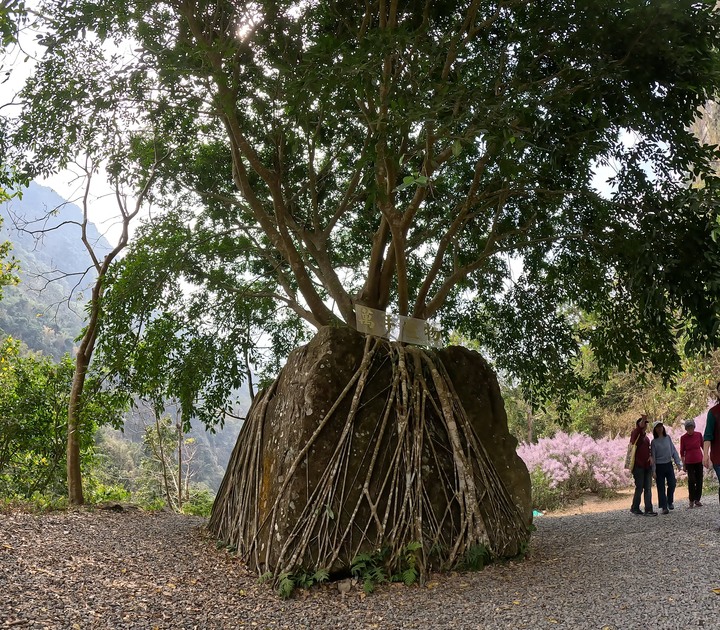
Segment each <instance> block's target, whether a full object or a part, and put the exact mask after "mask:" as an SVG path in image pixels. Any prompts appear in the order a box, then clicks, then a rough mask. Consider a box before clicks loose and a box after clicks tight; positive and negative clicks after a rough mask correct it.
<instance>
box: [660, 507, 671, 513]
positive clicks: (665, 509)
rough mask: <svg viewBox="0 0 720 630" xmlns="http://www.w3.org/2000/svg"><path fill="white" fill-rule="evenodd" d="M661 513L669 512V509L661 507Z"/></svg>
mask: <svg viewBox="0 0 720 630" xmlns="http://www.w3.org/2000/svg"><path fill="white" fill-rule="evenodd" d="M662 513H663V514H670V510H668V509H667V508H663V509H662Z"/></svg>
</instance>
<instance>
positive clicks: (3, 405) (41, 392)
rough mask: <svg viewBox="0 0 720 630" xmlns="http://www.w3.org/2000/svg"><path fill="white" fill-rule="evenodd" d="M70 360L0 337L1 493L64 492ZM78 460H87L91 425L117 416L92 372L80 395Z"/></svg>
mask: <svg viewBox="0 0 720 630" xmlns="http://www.w3.org/2000/svg"><path fill="white" fill-rule="evenodd" d="M73 372H74V363H73V361H72V360H71V359H70V358H69V357H67V356H66V357H65V358H64V359H63V360H62V361H60V362H57V363H56V362H55V361H53V360H52V359H50V358H48V357H43V356H35V355H32V354H28V353H26V352H24V351H23V350H22V348H21V344H20V343H19V342H18V341H16V340H15V339H13V338H11V337H6V338H5V339H3V340H2V342H0V495H3V496H18V497H23V498H25V499H30V498H31V497H33V496H35V495H37V493H41V494H48V495H50V496H59V495H63V494H64V493H65V446H66V441H67V406H68V397H69V392H70V383H71V381H72V375H73ZM83 403H84V405H83V416H82V424H81V433H80V446H81V453H82V465H83V467H85V468H89V466H90V465H91V463H92V447H93V436H94V432H95V429H96V427H97V426H98V425H100V424H112V423H117V422H118V421H119V414H120V411H121V410H122V406H121V401H119V400H118V399H117V398H116V397H115V396H114V394H113V393H112V392H108V391H106V390H104V389H103V388H102V385H101V379H100V378H99V377H98V376H97V375H96V374H93V373H91V374H90V375H89V376H88V378H87V385H86V391H85V394H84V399H83Z"/></svg>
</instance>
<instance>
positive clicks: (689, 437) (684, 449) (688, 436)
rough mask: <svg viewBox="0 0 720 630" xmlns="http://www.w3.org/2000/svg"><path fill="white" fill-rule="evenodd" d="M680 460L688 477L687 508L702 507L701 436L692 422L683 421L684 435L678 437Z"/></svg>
mask: <svg viewBox="0 0 720 630" xmlns="http://www.w3.org/2000/svg"><path fill="white" fill-rule="evenodd" d="M680 459H682V463H683V469H684V470H685V472H686V473H687V476H688V498H689V499H690V505H688V508H693V507H702V503H700V498H701V497H702V487H703V464H702V461H703V436H702V435H701V434H700V433H698V432H697V431H695V421H694V420H685V433H684V434H683V435H681V436H680Z"/></svg>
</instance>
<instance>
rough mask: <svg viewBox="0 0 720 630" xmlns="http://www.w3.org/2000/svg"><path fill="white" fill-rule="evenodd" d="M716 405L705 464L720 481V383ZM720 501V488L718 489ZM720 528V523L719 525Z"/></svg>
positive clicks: (705, 443) (706, 438) (709, 425)
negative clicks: (712, 469) (711, 468)
mask: <svg viewBox="0 0 720 630" xmlns="http://www.w3.org/2000/svg"><path fill="white" fill-rule="evenodd" d="M715 393H716V404H715V405H714V406H713V407H710V410H709V411H708V415H707V423H706V424H705V434H704V435H703V440H704V441H703V464H705V468H710V466H712V467H713V468H714V470H715V474H716V475H717V478H718V481H720V381H718V384H717V385H716V386H715ZM718 501H720V488H718ZM718 526H719V527H720V522H719V523H718Z"/></svg>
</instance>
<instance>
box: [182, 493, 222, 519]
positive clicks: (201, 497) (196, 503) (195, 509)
mask: <svg viewBox="0 0 720 630" xmlns="http://www.w3.org/2000/svg"><path fill="white" fill-rule="evenodd" d="M214 501H215V495H214V494H213V493H212V492H211V491H210V489H208V488H191V489H190V496H189V498H188V500H187V501H186V502H185V503H184V504H183V507H182V511H183V514H192V515H194V516H204V517H208V516H210V512H211V510H212V506H213V502H214Z"/></svg>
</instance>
